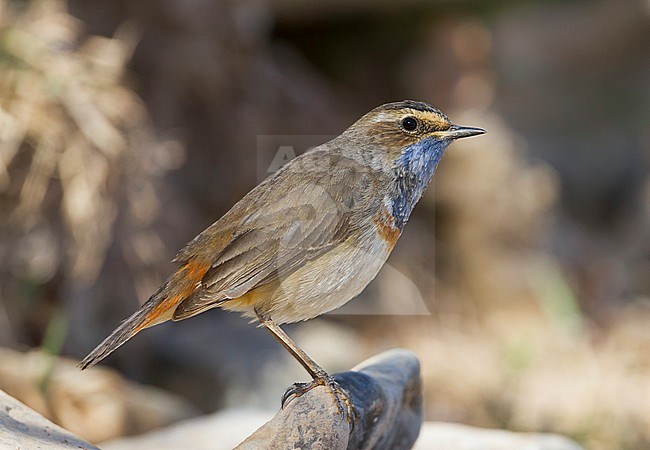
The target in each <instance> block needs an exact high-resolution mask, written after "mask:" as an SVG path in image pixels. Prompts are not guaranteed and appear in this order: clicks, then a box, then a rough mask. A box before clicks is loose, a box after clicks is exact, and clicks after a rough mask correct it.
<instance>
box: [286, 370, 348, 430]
mask: <svg viewBox="0 0 650 450" xmlns="http://www.w3.org/2000/svg"><path fill="white" fill-rule="evenodd" d="M318 386H325V387H326V388H327V389H328V390H329V392H330V393H331V394H332V396H333V397H334V400H335V401H336V405H337V407H338V409H339V411H340V413H341V414H342V415H343V417H345V419H346V420H347V421H348V422H350V423H352V424H353V423H354V420H356V419H357V418H358V417H359V415H358V413H357V410H356V408H355V407H354V405H353V404H352V401H351V400H350V395H349V394H348V393H347V392H346V391H345V390H344V389H343V388H342V387H341V386H340V385H339V384H338V383H337V382H336V380H334V378H332V377H331V376H329V375H326V376H323V377H319V378H314V379H313V380H312V381H310V382H307V383H294V384H293V385H292V386H291V387H290V388H289V389H287V390H286V391H285V392H284V395H283V396H282V409H284V408H285V407H286V406H287V405H288V404H289V403H291V401H292V400H293V399H294V398H297V397H300V396H302V395H304V394H306V393H307V392H309V391H311V390H312V389H314V388H315V387H318Z"/></svg>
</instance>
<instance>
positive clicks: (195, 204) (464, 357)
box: [0, 0, 650, 450]
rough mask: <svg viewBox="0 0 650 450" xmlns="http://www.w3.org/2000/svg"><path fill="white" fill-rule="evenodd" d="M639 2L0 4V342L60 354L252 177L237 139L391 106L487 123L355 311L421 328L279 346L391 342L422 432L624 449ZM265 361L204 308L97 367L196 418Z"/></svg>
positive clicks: (649, 72) (323, 128) (647, 70)
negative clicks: (410, 379) (419, 103)
mask: <svg viewBox="0 0 650 450" xmlns="http://www.w3.org/2000/svg"><path fill="white" fill-rule="evenodd" d="M648 11H649V10H648V5H647V2H645V1H637V0H625V1H617V0H599V1H589V2H573V3H571V4H568V3H565V2H541V1H529V2H505V3H504V2H469V1H468V2H460V3H459V2H424V1H414V2H391V1H383V2H378V3H377V2H343V1H336V2H327V3H323V2H321V3H317V2H298V1H294V0H269V1H240V2H228V1H213V0H195V1H190V2H163V3H157V2H144V1H130V0H118V1H109V0H83V1H79V0H71V1H70V2H68V3H65V2H63V1H58V0H40V1H24V2H11V1H8V0H0V236H1V238H0V344H2V345H5V346H11V347H25V346H39V345H42V346H43V347H44V348H45V349H47V350H48V351H49V352H51V353H57V352H58V350H59V349H60V348H61V345H62V350H63V353H66V354H69V355H75V356H77V357H79V356H82V354H83V353H84V352H85V351H87V350H89V349H90V348H91V347H92V346H93V345H94V344H95V343H97V342H98V341H99V339H101V338H102V337H104V335H105V334H106V333H108V332H109V331H110V330H111V329H112V328H113V327H114V325H116V324H117V323H118V321H119V320H121V319H122V318H124V317H125V316H127V315H128V314H130V313H131V312H132V311H133V310H134V309H135V307H136V306H137V303H138V302H142V301H144V300H145V299H146V298H147V297H148V295H149V294H150V293H151V292H152V291H153V290H154V289H155V288H156V287H157V284H158V283H159V282H160V281H161V280H162V279H163V277H164V275H165V274H166V273H169V271H170V270H171V268H170V267H167V266H165V265H164V262H165V261H167V260H169V259H170V258H171V257H172V256H173V254H174V252H175V250H176V249H177V248H179V247H180V246H181V245H182V244H183V243H184V242H185V241H187V240H189V239H191V238H192V237H193V236H194V235H195V234H196V233H197V232H199V231H201V230H202V229H203V228H205V226H207V225H208V224H210V223H211V222H212V221H214V220H215V219H216V218H217V217H219V215H220V214H222V213H223V212H225V211H226V210H227V209H228V208H229V207H230V206H231V205H232V204H233V203H234V202H235V201H236V200H238V199H239V198H240V197H241V196H242V195H243V194H244V193H246V192H247V191H248V190H249V189H250V188H251V187H252V186H253V185H254V184H255V183H256V182H257V181H260V178H262V177H263V176H264V175H265V174H266V172H265V171H264V170H261V169H260V167H259V164H260V161H261V160H268V159H269V158H268V156H269V155H267V154H265V153H264V154H262V153H263V152H265V151H267V149H265V148H263V146H261V144H260V142H261V141H260V139H259V136H266V135H280V136H286V135H288V134H300V135H319V136H320V135H325V134H338V133H339V132H340V131H341V130H342V129H343V128H344V127H345V126H347V125H348V124H349V123H351V122H352V121H353V120H354V119H355V118H357V117H358V116H359V115H360V114H362V113H364V112H366V111H367V110H368V109H370V108H372V107H374V106H376V105H378V104H381V103H383V102H386V101H391V100H396V99H401V98H417V99H422V100H425V101H429V102H431V103H433V104H435V105H437V106H439V107H441V108H442V109H443V110H444V111H446V112H448V113H449V115H450V116H451V117H452V119H453V120H454V121H456V122H458V123H462V124H468V125H476V126H482V127H484V128H486V129H488V131H489V133H488V134H487V135H486V136H484V137H481V139H473V140H468V141H467V142H459V143H458V144H455V145H454V147H453V148H452V149H451V150H450V151H449V152H448V154H447V155H446V156H445V159H444V161H443V162H442V164H441V166H440V171H439V172H438V174H437V175H436V178H435V181H434V185H433V186H432V188H431V189H430V190H429V192H428V193H427V195H426V196H425V197H424V198H423V200H422V201H421V204H420V205H419V206H418V208H417V209H416V212H415V214H414V216H413V218H412V220H411V221H410V223H409V226H408V227H407V230H406V232H405V233H404V235H403V237H402V238H401V240H400V244H399V245H398V246H397V248H396V250H395V252H394V254H393V256H392V257H391V260H390V264H391V266H392V268H393V269H396V270H393V271H392V272H388V271H386V272H384V273H382V274H380V276H379V279H378V280H377V282H376V283H374V284H373V285H371V286H370V287H369V289H368V290H367V291H366V292H365V293H364V294H363V298H361V299H359V300H358V301H359V302H368V303H369V304H370V303H371V302H372V301H373V299H374V300H376V298H379V297H382V298H384V300H383V301H385V299H386V298H388V301H398V300H399V299H396V298H395V297H396V296H400V295H401V296H403V297H409V298H408V299H406V298H405V299H404V300H413V301H415V302H424V303H425V306H426V308H428V310H429V311H431V313H432V315H431V316H428V317H408V316H402V317H399V316H395V317H393V316H390V317H388V316H387V317H372V316H349V317H342V316H336V319H335V320H336V321H337V322H338V323H337V324H336V326H335V327H330V328H328V327H327V326H326V325H324V324H319V325H321V327H317V326H316V325H317V323H316V322H310V323H308V324H306V325H304V326H302V327H300V328H299V329H298V330H297V332H298V335H299V336H300V339H299V341H301V342H302V341H304V342H305V343H306V344H307V350H308V351H309V352H311V353H313V356H314V358H315V359H316V360H319V361H321V358H324V359H326V360H327V358H329V361H328V363H327V366H328V367H330V366H332V367H341V368H345V367H347V365H349V364H354V363H355V362H357V361H358V360H359V359H360V358H363V357H365V356H368V355H369V354H373V353H376V352H377V351H378V350H380V349H383V348H386V347H394V346H397V345H402V346H405V347H408V348H411V349H413V350H415V351H416V352H417V353H418V354H419V356H420V358H421V360H422V366H423V376H424V382H425V391H426V408H427V409H426V410H427V417H428V418H429V419H432V420H457V421H463V422H467V423H472V424H475V425H482V426H499V427H507V428H511V429H516V430H537V431H545V430H546V431H556V432H562V433H565V434H568V435H570V436H572V437H574V438H576V439H578V440H579V441H580V442H582V443H584V444H585V445H586V446H587V447H589V448H591V449H596V450H598V449H608V448H622V449H637V448H645V447H648V446H650V423H649V422H648V420H649V419H648V418H650V410H649V409H648V408H649V406H648V405H650V385H649V384H648V380H650V376H649V375H650V360H649V358H648V355H650V334H649V332H648V329H647V325H646V324H647V322H648V320H650V308H648V305H649V300H648V298H649V296H650V282H649V281H648V280H650V277H648V273H649V271H650V232H649V231H648V230H650V177H649V176H648V165H647V158H648V155H649V154H650V151H649V150H648V149H649V147H650V137H649V136H650V134H649V130H648V121H647V111H648V110H649V109H648V105H649V104H650V86H648V82H647V80H648V79H650V65H649V64H648V61H650V42H648V39H647V30H648V29H649V28H648V26H649V25H650V15H649V12H648ZM303 137H304V136H303ZM396 273H398V274H399V273H401V274H403V276H401V278H400V277H399V276H395V274H396ZM414 286H415V288H414ZM395 293H398V294H395ZM410 297H413V298H410ZM240 326H241V330H240ZM328 330H330V331H328ZM343 330H345V331H343ZM310 332H312V333H314V334H315V335H311V336H310V334H309V333H310ZM328 333H330V334H329V335H328ZM63 338H65V341H64V342H62V339H63ZM310 342H311V343H312V344H310ZM327 342H338V343H339V344H337V348H336V349H332V348H329V347H328V345H327ZM346 342H347V343H346ZM310 345H313V347H310ZM342 347H344V348H346V349H347V351H346V352H340V351H339V348H342ZM342 353H344V354H342ZM357 353H363V354H357ZM285 357H286V355H284V354H283V353H282V350H281V349H279V348H276V347H275V346H274V343H273V342H270V340H269V339H268V337H267V336H265V335H263V333H261V332H260V333H259V334H257V333H256V331H255V330H251V329H250V328H247V327H246V324H245V323H243V322H242V321H241V320H240V319H239V318H237V317H235V316H233V315H226V314H219V313H215V314H212V315H211V314H206V315H205V316H204V317H202V318H199V317H197V318H196V319H192V321H187V322H184V323H179V324H175V325H174V326H173V327H168V328H165V327H164V326H162V327H158V328H157V329H155V330H152V331H151V333H148V334H143V336H139V337H138V339H134V340H133V341H132V342H130V343H129V345H127V346H125V347H124V348H123V349H120V351H119V352H117V353H116V355H115V356H114V357H113V358H112V359H111V360H109V363H110V364H113V365H115V366H117V367H119V368H120V369H121V370H122V371H124V372H125V373H128V374H129V375H130V376H133V377H135V378H138V379H139V380H141V381H145V382H148V383H156V384H160V385H163V386H164V387H165V388H167V389H171V390H176V391H178V392H181V393H183V395H186V396H187V397H188V398H191V399H192V400H193V401H195V402H196V403H197V404H199V405H200V406H201V407H202V408H204V409H206V410H209V409H214V408H216V407H217V406H219V405H223V404H224V403H228V402H230V404H238V403H240V402H242V401H249V400H251V399H254V398H265V397H264V393H265V391H270V390H271V389H269V388H264V387H263V388H262V389H257V390H256V389H253V388H251V386H266V387H268V386H270V384H269V383H267V381H268V380H269V378H273V381H274V382H276V383H277V384H278V385H279V386H278V388H280V387H281V386H285V385H287V384H289V383H290V382H291V381H293V378H292V377H293V375H292V374H291V373H287V372H286V370H288V369H286V367H287V366H291V367H292V363H287V361H288V360H285V359H283V358H285ZM346 358H348V359H346ZM161 368H164V369H165V370H161ZM297 370H299V368H298V369H297ZM39 373H40V372H39ZM47 373H49V372H48V371H45V374H46V375H45V377H46V379H47V376H48V375H47ZM39 376H40V375H39ZM265 376H267V378H264V377H265ZM36 378H38V377H36ZM36 378H35V379H36ZM38 379H39V380H42V379H43V378H42V377H41V378H38ZM187 380H192V382H189V383H188V381H187ZM256 396H257V397H256ZM39 401H41V400H39ZM121 420H124V417H122V419H121ZM118 428H119V427H118ZM116 429H117V428H116ZM119 429H120V430H121V429H122V428H119Z"/></svg>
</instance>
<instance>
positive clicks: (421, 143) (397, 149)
mask: <svg viewBox="0 0 650 450" xmlns="http://www.w3.org/2000/svg"><path fill="white" fill-rule="evenodd" d="M348 132H349V133H351V134H354V135H355V137H358V138H361V139H363V140H364V141H365V142H371V143H372V144H374V145H373V147H374V148H375V149H377V148H378V149H381V151H383V152H384V153H385V156H386V157H387V160H389V161H395V162H397V161H400V160H403V159H404V157H407V158H408V153H410V152H413V151H415V152H416V153H421V152H425V153H430V154H431V156H435V158H434V159H435V160H436V162H437V161H438V160H439V159H440V157H441V156H442V153H443V152H444V150H445V149H446V148H447V146H448V145H449V144H450V143H451V142H452V141H453V140H455V139H460V138H464V137H470V136H476V135H479V134H483V133H485V130H483V129H481V128H474V127H464V126H459V125H455V124H453V123H452V122H451V120H449V118H448V117H447V116H446V115H445V114H444V113H443V112H442V111H440V110H439V109H437V108H434V107H433V106H430V105H428V104H426V103H423V102H417V101H413V100H404V101H401V102H394V103H386V104H384V105H381V106H379V107H377V108H375V109H373V110H372V111H370V112H369V113H367V114H366V115H364V116H363V117H362V118H361V119H359V120H358V121H357V122H356V123H355V124H354V125H352V126H351V127H350V129H349V130H348Z"/></svg>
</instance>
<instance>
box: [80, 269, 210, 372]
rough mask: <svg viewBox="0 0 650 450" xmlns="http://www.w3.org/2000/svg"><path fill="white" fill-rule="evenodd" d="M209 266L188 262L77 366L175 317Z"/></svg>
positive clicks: (88, 363) (89, 363)
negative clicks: (177, 309)
mask: <svg viewBox="0 0 650 450" xmlns="http://www.w3.org/2000/svg"><path fill="white" fill-rule="evenodd" d="M209 267H210V265H209V264H201V263H197V262H188V263H186V264H185V265H184V266H182V267H181V268H180V269H179V270H178V271H176V273H174V274H173V275H172V276H171V277H169V279H168V280H167V281H166V282H165V283H164V284H163V285H162V286H161V287H160V289H158V291H156V293H155V294H153V295H152V296H151V297H150V298H149V300H147V301H146V302H145V304H144V305H142V307H141V308H140V309H138V310H137V311H136V312H135V313H133V315H132V316H131V317H129V318H128V319H126V320H124V321H123V322H122V323H121V324H120V326H119V327H117V328H116V329H115V330H114V331H113V332H112V333H111V334H110V335H109V336H108V337H107V338H106V339H104V340H103V341H102V343H101V344H99V345H98V346H97V347H96V348H95V349H94V350H93V351H92V352H90V353H89V354H88V356H86V357H85V358H84V359H83V360H82V361H81V362H80V363H79V364H78V365H77V366H78V367H79V368H80V369H81V370H83V369H86V368H88V367H91V366H94V365H95V364H97V363H98V362H99V361H101V360H102V359H104V358H106V357H107V356H108V355H110V354H111V353H113V352H114V351H115V350H117V349H118V348H119V347H120V346H121V345H122V344H124V343H125V342H126V341H128V340H129V339H131V338H132V337H133V336H135V335H136V334H138V333H139V332H140V331H142V330H144V329H145V328H149V327H152V326H154V325H157V324H159V323H162V322H166V321H167V320H169V319H171V318H172V316H173V314H174V310H175V309H176V307H177V306H178V305H179V304H180V303H181V302H182V301H183V300H185V299H186V298H187V297H188V296H189V295H190V294H191V293H192V292H193V291H194V289H195V288H196V286H197V284H198V282H199V281H200V280H201V278H202V277H203V275H204V274H205V272H206V271H207V269H208V268H209Z"/></svg>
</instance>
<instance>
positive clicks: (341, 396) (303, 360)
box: [255, 309, 357, 420]
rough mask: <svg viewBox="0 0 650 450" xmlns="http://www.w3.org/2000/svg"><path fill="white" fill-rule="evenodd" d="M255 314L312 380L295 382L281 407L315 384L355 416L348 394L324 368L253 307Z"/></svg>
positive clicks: (347, 414) (342, 411) (287, 392)
mask: <svg viewBox="0 0 650 450" xmlns="http://www.w3.org/2000/svg"><path fill="white" fill-rule="evenodd" d="M255 314H256V315H257V318H258V319H259V321H260V323H261V324H262V325H264V328H266V330H267V331H268V332H269V333H271V334H272V335H273V337H274V338H275V339H276V340H277V341H278V342H279V343H280V344H282V346H283V347H284V348H285V349H287V351H288V352H289V353H291V355H292V356H293V357H294V358H295V359H296V360H297V361H298V362H299V363H300V364H301V365H302V366H303V367H304V368H305V370H306V371H307V372H309V375H311V377H312V378H313V380H312V381H311V382H309V383H295V384H294V385H293V386H291V387H290V388H289V389H287V391H286V392H285V393H284V395H283V396H282V408H283V409H284V407H285V406H286V405H287V404H288V403H289V402H290V401H291V400H293V399H294V398H296V397H300V396H301V395H303V394H306V393H307V392H309V391H311V390H312V389H314V388H315V387H317V386H325V387H327V388H328V389H329V391H330V392H331V394H332V395H333V396H334V399H335V400H336V404H337V406H338V408H339V410H340V411H341V413H342V414H343V415H344V416H346V418H347V419H348V420H351V418H352V416H355V417H356V415H357V414H356V411H355V410H354V407H353V406H352V402H351V401H350V396H349V394H348V393H347V392H345V391H344V390H343V389H342V388H341V386H339V384H338V383H337V382H336V381H335V380H334V378H332V377H331V376H330V375H329V374H328V373H327V372H325V370H324V369H323V368H322V367H321V366H319V365H318V364H317V363H316V361H314V360H313V359H311V358H310V357H309V355H307V353H305V351H304V350H303V349H301V348H300V347H298V345H297V344H296V343H295V342H294V341H293V339H291V338H290V337H289V336H288V335H287V333H285V332H284V330H282V328H280V326H279V325H278V324H276V323H275V322H274V321H273V320H272V319H271V318H270V317H268V316H267V315H265V314H262V313H260V312H259V311H258V310H257V309H255Z"/></svg>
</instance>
